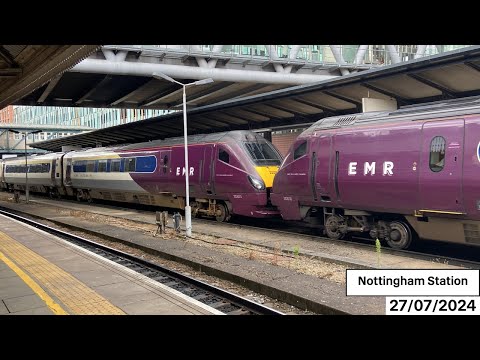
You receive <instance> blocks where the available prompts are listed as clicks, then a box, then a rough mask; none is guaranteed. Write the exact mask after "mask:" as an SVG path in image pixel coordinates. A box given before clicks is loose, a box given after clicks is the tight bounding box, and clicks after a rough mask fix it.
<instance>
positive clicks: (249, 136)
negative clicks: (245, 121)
mask: <svg viewBox="0 0 480 360" xmlns="http://www.w3.org/2000/svg"><path fill="white" fill-rule="evenodd" d="M229 140H230V141H233V142H239V141H259V140H265V139H264V138H263V137H262V136H260V135H258V134H257V133H255V132H253V131H249V130H234V131H225V132H220V133H212V134H198V135H191V136H189V137H188V144H189V145H191V144H204V143H211V142H220V141H229ZM183 142H184V139H183V136H179V137H174V138H168V139H164V140H152V141H147V142H141V143H135V144H128V145H120V146H118V145H117V146H112V147H102V148H89V149H85V151H102V150H117V149H119V150H120V149H121V150H134V149H138V148H145V147H157V146H170V145H180V144H183ZM80 151H81V150H80Z"/></svg>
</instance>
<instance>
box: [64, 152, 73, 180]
mask: <svg viewBox="0 0 480 360" xmlns="http://www.w3.org/2000/svg"><path fill="white" fill-rule="evenodd" d="M65 186H72V158H69V159H67V165H66V168H65Z"/></svg>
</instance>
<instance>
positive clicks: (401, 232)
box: [387, 221, 412, 249]
mask: <svg viewBox="0 0 480 360" xmlns="http://www.w3.org/2000/svg"><path fill="white" fill-rule="evenodd" d="M388 225H389V226H390V236H389V239H388V240H387V244H388V246H390V247H391V248H393V249H408V247H409V246H410V244H411V243H412V231H411V230H410V227H409V226H408V225H407V224H405V223H403V222H401V221H392V222H391V223H390V224H388Z"/></svg>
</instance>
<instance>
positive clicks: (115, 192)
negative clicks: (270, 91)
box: [62, 131, 281, 221]
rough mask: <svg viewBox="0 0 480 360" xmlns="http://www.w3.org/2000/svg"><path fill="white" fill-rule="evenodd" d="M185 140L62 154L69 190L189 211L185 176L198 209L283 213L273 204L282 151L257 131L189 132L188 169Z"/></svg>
mask: <svg viewBox="0 0 480 360" xmlns="http://www.w3.org/2000/svg"><path fill="white" fill-rule="evenodd" d="M183 141H184V140H183V138H182V137H179V138H172V139H167V140H159V141H150V142H147V143H139V144H133V145H126V146H120V147H115V148H96V149H88V150H83V151H72V152H69V153H67V154H65V156H64V157H63V160H62V162H63V179H64V185H65V189H66V192H67V194H68V195H71V196H76V197H77V199H79V200H82V199H84V200H91V199H104V200H114V201H123V202H133V203H140V204H148V205H157V206H163V207H172V208H180V209H183V208H184V207H185V180H184V179H185V176H186V174H188V176H189V182H190V191H189V193H190V199H191V204H190V205H191V206H192V213H193V214H194V215H202V214H204V215H208V216H215V217H216V218H217V220H219V221H228V220H229V218H230V217H231V215H244V216H251V217H270V216H278V215H279V213H278V211H277V210H276V209H274V208H273V207H272V206H271V205H270V204H269V192H270V190H271V187H272V184H273V177H274V175H275V173H276V171H277V170H278V166H279V165H280V162H281V155H280V154H279V153H278V151H277V150H276V149H275V147H274V146H273V145H272V144H271V143H269V142H268V141H266V140H265V139H264V138H262V137H261V136H259V135H258V134H255V133H253V132H250V131H231V132H225V133H216V134H209V135H195V136H191V137H189V138H188V144H189V145H188V149H189V150H188V156H189V169H185V161H184V145H183Z"/></svg>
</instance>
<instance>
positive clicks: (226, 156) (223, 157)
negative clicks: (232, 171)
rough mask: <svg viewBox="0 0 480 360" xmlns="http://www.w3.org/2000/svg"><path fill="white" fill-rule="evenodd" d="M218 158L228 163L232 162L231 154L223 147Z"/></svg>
mask: <svg viewBox="0 0 480 360" xmlns="http://www.w3.org/2000/svg"><path fill="white" fill-rule="evenodd" d="M218 158H219V159H220V160H221V161H223V162H225V163H227V164H228V163H229V162H230V155H229V154H228V152H226V151H225V150H223V149H220V151H219V152H218Z"/></svg>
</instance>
